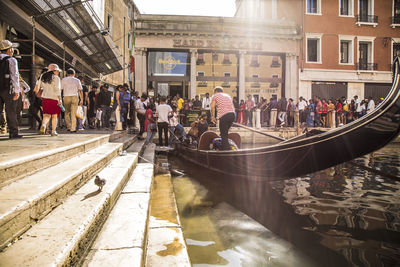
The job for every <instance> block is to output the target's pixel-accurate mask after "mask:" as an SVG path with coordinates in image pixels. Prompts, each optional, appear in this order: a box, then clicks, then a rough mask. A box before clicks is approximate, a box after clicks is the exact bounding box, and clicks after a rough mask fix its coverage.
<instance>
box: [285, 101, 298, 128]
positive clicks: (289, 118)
mask: <svg viewBox="0 0 400 267" xmlns="http://www.w3.org/2000/svg"><path fill="white" fill-rule="evenodd" d="M295 109H296V106H295V104H294V103H293V99H292V98H289V102H288V105H287V111H286V114H287V123H288V127H293V126H294V113H295Z"/></svg>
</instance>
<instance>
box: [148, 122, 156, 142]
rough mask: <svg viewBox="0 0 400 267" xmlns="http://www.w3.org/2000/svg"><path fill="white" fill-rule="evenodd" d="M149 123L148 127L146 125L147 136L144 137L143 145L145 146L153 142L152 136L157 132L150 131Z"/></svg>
mask: <svg viewBox="0 0 400 267" xmlns="http://www.w3.org/2000/svg"><path fill="white" fill-rule="evenodd" d="M150 125H151V123H149V124H148V125H147V135H146V141H145V144H146V145H147V144H148V143H150V142H152V141H153V138H154V136H155V135H156V133H157V132H155V131H154V132H153V131H151V126H150Z"/></svg>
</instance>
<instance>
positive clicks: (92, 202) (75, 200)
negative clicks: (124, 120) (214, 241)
mask: <svg viewBox="0 0 400 267" xmlns="http://www.w3.org/2000/svg"><path fill="white" fill-rule="evenodd" d="M114 160H116V161H120V160H121V159H120V157H118V158H116V159H114ZM124 160H125V161H126V162H127V163H128V160H129V162H131V163H132V164H133V162H135V161H137V155H127V156H125V157H124ZM116 165H118V164H116ZM129 169H131V166H126V167H123V168H120V167H111V166H107V167H106V168H104V169H103V170H102V171H101V172H100V173H99V176H100V177H106V179H107V181H106V184H105V186H104V187H103V190H102V191H101V192H100V191H98V190H97V186H96V185H94V183H93V181H94V177H93V179H91V180H90V181H89V182H88V183H86V184H85V185H84V186H83V187H82V188H80V189H79V190H78V191H77V192H75V193H74V194H73V195H72V196H70V197H69V198H68V199H67V200H66V201H65V202H64V203H63V204H61V205H60V206H58V207H57V208H56V209H54V210H53V211H52V213H51V214H50V215H49V216H46V217H45V218H44V219H43V220H41V221H40V222H38V223H37V224H36V225H34V226H33V227H32V228H31V229H29V230H28V231H27V232H26V233H25V234H23V235H22V236H21V240H18V241H17V242H16V243H14V244H13V245H12V246H10V247H8V248H7V249H5V251H4V252H2V253H0V266H61V265H63V266H75V265H77V264H78V263H79V261H80V257H81V256H82V254H84V253H85V251H86V248H87V247H88V245H89V244H90V243H91V241H92V239H93V238H94V236H95V235H96V234H97V231H98V229H99V228H100V227H101V225H102V224H103V222H104V220H105V219H106V218H107V215H108V213H109V212H110V211H111V208H112V206H113V205H114V203H115V202H116V200H117V199H118V196H119V194H120V192H121V188H122V187H123V185H124V184H125V183H126V181H127V179H128V178H129V176H130V174H129Z"/></svg>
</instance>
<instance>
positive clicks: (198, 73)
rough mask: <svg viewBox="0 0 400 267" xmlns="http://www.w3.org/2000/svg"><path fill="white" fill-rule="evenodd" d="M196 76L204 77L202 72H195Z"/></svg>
mask: <svg viewBox="0 0 400 267" xmlns="http://www.w3.org/2000/svg"><path fill="white" fill-rule="evenodd" d="M197 76H199V77H204V76H205V75H204V71H199V72H197Z"/></svg>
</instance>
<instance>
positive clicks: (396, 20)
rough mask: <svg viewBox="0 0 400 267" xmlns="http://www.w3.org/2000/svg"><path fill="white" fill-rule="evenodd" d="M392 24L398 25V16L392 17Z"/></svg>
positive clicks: (399, 16) (399, 21) (399, 19)
mask: <svg viewBox="0 0 400 267" xmlns="http://www.w3.org/2000/svg"><path fill="white" fill-rule="evenodd" d="M392 24H400V15H394V16H393V17H392Z"/></svg>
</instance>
